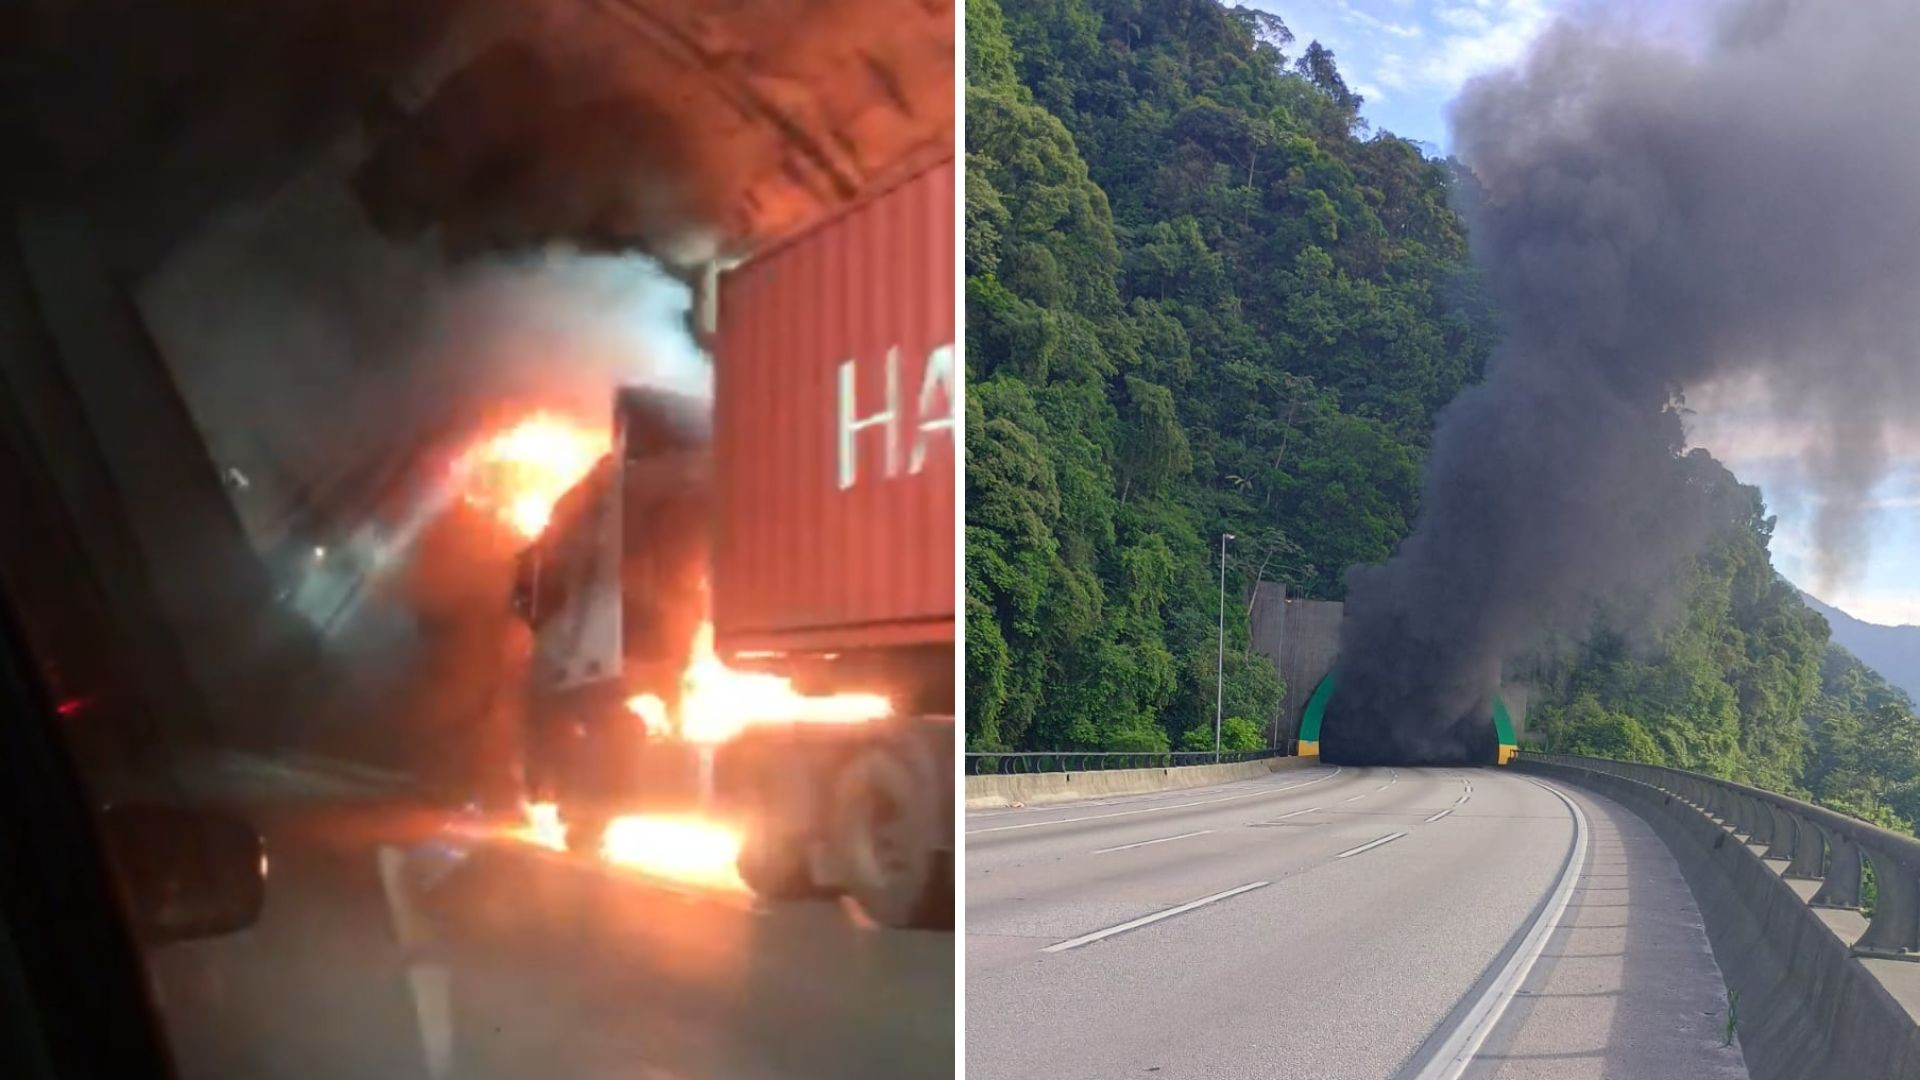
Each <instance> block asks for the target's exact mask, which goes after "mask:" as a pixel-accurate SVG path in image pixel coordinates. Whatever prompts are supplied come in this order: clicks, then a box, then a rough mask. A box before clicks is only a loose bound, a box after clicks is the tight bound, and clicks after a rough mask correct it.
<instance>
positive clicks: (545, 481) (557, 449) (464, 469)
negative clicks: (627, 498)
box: [455, 412, 611, 539]
mask: <svg viewBox="0 0 1920 1080" xmlns="http://www.w3.org/2000/svg"><path fill="white" fill-rule="evenodd" d="M610 445H611V438H610V436H609V435H608V434H607V432H606V431H605V430H597V429H593V428H588V427H584V426H581V425H579V424H576V423H574V422H572V421H570V420H567V419H565V418H563V417H559V416H555V415H553V414H551V413H544V412H539V413H534V414H532V415H531V416H527V417H525V418H523V419H522V420H520V422H518V423H516V424H514V425H513V426H512V427H510V428H507V429H505V430H503V431H499V432H496V433H494V434H493V435H491V436H489V437H487V438H485V439H483V440H481V441H480V442H479V443H477V444H475V445H474V446H473V447H472V448H470V449H469V450H468V451H467V452H466V453H465V454H463V455H461V457H460V460H459V462H458V463H457V464H456V466H455V468H456V470H457V471H458V472H459V473H460V474H461V475H463V476H464V477H465V479H466V483H467V494H466V498H467V502H468V503H469V504H471V505H474V506H478V507H481V508H483V509H487V510H491V511H492V512H493V513H494V514H496V515H498V517H499V518H500V520H501V521H502V522H503V523H505V524H506V525H508V526H509V527H511V528H512V529H513V530H514V531H515V532H518V533H519V534H520V535H521V536H524V537H526V538H528V539H532V538H534V537H536V536H539V535H540V532H541V530H543V529H545V528H546V527H547V522H548V520H549V519H550V518H551V517H552V516H553V506H554V504H555V503H557V502H559V501H560V497H561V496H562V495H564V494H566V493H567V489H569V488H571V487H573V486H574V485H575V484H577V483H579V482H580V479H581V478H582V477H584V476H586V475H587V473H588V472H590V471H591V470H592V469H593V465H594V463H595V462H596V461H599V460H600V458H601V456H602V455H604V454H605V453H606V452H607V449H608V447H609V446H610Z"/></svg>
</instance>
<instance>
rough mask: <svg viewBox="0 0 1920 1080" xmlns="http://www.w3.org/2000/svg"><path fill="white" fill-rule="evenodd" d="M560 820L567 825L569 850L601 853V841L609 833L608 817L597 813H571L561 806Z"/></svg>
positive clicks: (578, 853) (576, 853)
mask: <svg viewBox="0 0 1920 1080" xmlns="http://www.w3.org/2000/svg"><path fill="white" fill-rule="evenodd" d="M560 820H561V821H562V822H563V823H565V824H566V827H567V850H568V851H571V852H573V853H574V854H575V855H599V854H600V841H601V840H603V839H604V838H605V837H606V835H607V819H606V818H604V817H600V816H598V815H595V814H569V813H567V812H566V809H565V807H562V808H561V811H560Z"/></svg>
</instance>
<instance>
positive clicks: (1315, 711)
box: [1300, 671, 1519, 765]
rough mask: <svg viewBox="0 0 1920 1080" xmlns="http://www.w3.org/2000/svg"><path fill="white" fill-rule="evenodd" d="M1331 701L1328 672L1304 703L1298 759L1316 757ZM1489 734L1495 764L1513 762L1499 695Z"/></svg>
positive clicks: (1509, 724) (1508, 721)
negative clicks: (1492, 738)
mask: <svg viewBox="0 0 1920 1080" xmlns="http://www.w3.org/2000/svg"><path fill="white" fill-rule="evenodd" d="M1332 698H1333V672H1331V671H1329V672H1327V674H1326V675H1324V676H1323V677H1322V678H1321V679H1320V685H1318V686H1316V687H1314V688H1313V696H1312V697H1310V698H1308V699H1307V709H1306V712H1304V713H1302V714H1301V716H1300V756H1301V757H1319V756H1320V728H1321V725H1322V724H1324V723H1325V722H1326V719H1327V702H1328V701H1330V700H1332ZM1493 733H1494V735H1495V736H1496V737H1497V738H1498V739H1499V743H1500V750H1499V755H1500V759H1499V764H1501V765H1505V764H1506V763H1507V762H1509V761H1511V760H1513V755H1514V753H1515V752H1516V751H1517V750H1518V749H1519V742H1518V740H1516V739H1515V738H1514V737H1513V716H1512V715H1511V714H1510V713H1508V712H1507V699H1506V698H1505V697H1504V696H1503V695H1501V694H1499V693H1497V692H1496V693H1495V694H1494V695H1493Z"/></svg>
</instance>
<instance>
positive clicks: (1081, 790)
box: [967, 757, 1319, 810]
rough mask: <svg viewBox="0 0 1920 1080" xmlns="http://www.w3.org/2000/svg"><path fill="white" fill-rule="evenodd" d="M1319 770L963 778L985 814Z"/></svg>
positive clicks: (972, 804)
mask: <svg viewBox="0 0 1920 1080" xmlns="http://www.w3.org/2000/svg"><path fill="white" fill-rule="evenodd" d="M1317 764H1319V759H1318V758H1297V757H1293V758H1262V759H1261V760H1259V761H1242V762H1237V763H1235V764H1232V765H1178V766H1174V767H1173V768H1167V769H1107V770H1095V771H1087V772H1055V773H1011V774H1008V773H1003V774H1000V775H997V776H969V777H967V809H969V810H988V809H993V808H995V807H1001V806H1012V805H1014V804H1015V803H1019V804H1021V805H1023V806H1043V805H1045V804H1047V803H1057V802H1072V801H1073V800H1075V799H1093V798H1098V797H1100V796H1102V795H1137V794H1140V793H1142V792H1149V791H1173V790H1177V789H1179V788H1190V787H1205V786H1207V785H1208V784H1225V783H1229V782H1231V781H1234V780H1253V779H1256V778H1258V777H1262V776H1271V775H1272V774H1274V773H1277V772H1286V771H1288V770H1290V769H1303V768H1306V767H1307V766H1309V765H1317Z"/></svg>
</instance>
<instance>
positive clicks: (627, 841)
mask: <svg viewBox="0 0 1920 1080" xmlns="http://www.w3.org/2000/svg"><path fill="white" fill-rule="evenodd" d="M739 856H740V834H739V833H738V832H736V831H734V830H733V829H731V828H728V827H727V826H725V825H722V824H719V823H718V822H714V821H708V820H706V819H704V818H699V817H670V816H665V815H655V814H629V815H627V816H626V817H617V818H614V819H613V821H611V822H609V823H608V825H607V831H606V835H605V836H604V837H602V838H601V841H600V857H601V858H603V859H606V860H607V861H608V862H610V863H613V864H614V865H615V866H624V867H627V868H628V869H631V870H638V871H640V872H641V873H643V874H649V875H651V876H654V877H660V878H666V879H668V880H670V881H677V882H681V883H684V884H687V885H697V886H700V887H702V888H708V889H726V890H730V891H735V892H745V891H746V888H747V886H746V883H745V882H743V881H741V880H740V874H739V872H738V871H737V870H735V869H734V860H735V859H737V858H739Z"/></svg>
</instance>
